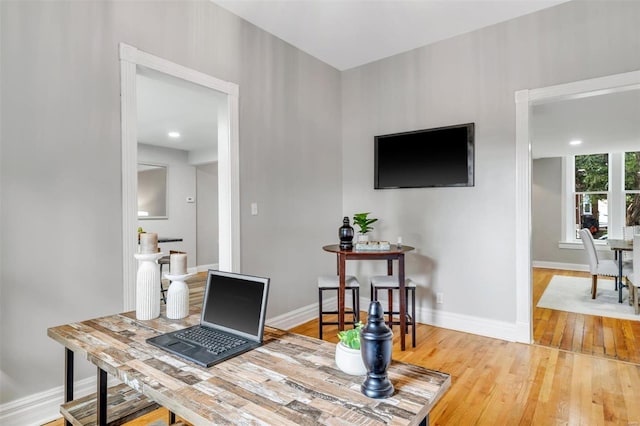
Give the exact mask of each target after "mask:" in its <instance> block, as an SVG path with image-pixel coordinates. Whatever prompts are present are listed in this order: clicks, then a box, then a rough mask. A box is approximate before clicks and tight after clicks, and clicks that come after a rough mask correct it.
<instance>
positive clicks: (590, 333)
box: [533, 268, 640, 364]
mask: <svg viewBox="0 0 640 426" xmlns="http://www.w3.org/2000/svg"><path fill="white" fill-rule="evenodd" d="M554 275H569V276H579V277H590V275H589V274H588V273H586V272H574V271H561V270H556V269H538V268H535V269H534V271H533V306H534V309H533V337H534V342H535V343H536V344H539V345H542V346H549V347H553V348H558V349H562V350H566V351H571V352H577V353H582V354H589V355H594V356H598V357H603V358H608V359H617V360H621V361H629V362H633V363H636V364H640V317H638V321H629V320H620V319H615V318H605V317H598V316H593V315H581V314H575V313H570V312H564V311H555V310H552V309H544V308H538V307H537V306H536V305H537V303H538V300H540V297H541V296H542V293H544V290H545V289H546V288H547V285H548V284H549V281H550V280H551V278H552V277H553V276H554ZM602 279H603V278H599V280H602ZM625 291H626V290H625Z"/></svg>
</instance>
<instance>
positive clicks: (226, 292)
mask: <svg viewBox="0 0 640 426" xmlns="http://www.w3.org/2000/svg"><path fill="white" fill-rule="evenodd" d="M268 294H269V278H261V277H254V276H250V275H242V274H235V273H231V272H222V271H214V270H210V271H209V273H208V276H207V286H206V290H205V293H204V301H203V304H202V314H201V317H200V325H195V326H192V327H189V328H185V329H182V330H178V331H172V332H170V333H166V334H161V335H159V336H156V337H151V338H149V339H147V343H149V344H151V345H154V346H157V347H159V348H162V349H164V350H166V351H169V352H171V353H173V354H176V355H179V356H181V357H183V358H185V359H188V360H189V361H192V362H195V363H196V364H199V365H202V366H204V367H211V366H212V365H214V364H217V363H219V362H222V361H224V360H226V359H229V358H232V357H234V356H236V355H239V354H241V353H243V352H246V351H248V350H250V349H253V348H256V347H258V346H260V345H261V344H262V339H263V332H264V320H265V316H266V311H267V296H268Z"/></svg>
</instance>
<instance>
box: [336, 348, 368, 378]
mask: <svg viewBox="0 0 640 426" xmlns="http://www.w3.org/2000/svg"><path fill="white" fill-rule="evenodd" d="M336 365H337V366H338V368H339V369H340V370H342V371H344V372H345V373H347V374H351V375H352V376H364V375H365V374H367V368H366V367H365V366H364V361H362V354H361V353H360V349H351V348H349V347H347V346H346V345H344V344H343V343H342V342H340V343H338V344H337V345H336Z"/></svg>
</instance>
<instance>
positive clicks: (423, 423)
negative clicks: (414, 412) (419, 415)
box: [420, 413, 429, 426]
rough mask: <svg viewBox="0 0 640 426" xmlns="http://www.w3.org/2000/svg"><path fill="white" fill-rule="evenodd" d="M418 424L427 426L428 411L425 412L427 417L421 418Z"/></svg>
mask: <svg viewBox="0 0 640 426" xmlns="http://www.w3.org/2000/svg"><path fill="white" fill-rule="evenodd" d="M420 426H429V414H428V413H427V417H425V418H424V419H422V421H421V422H420Z"/></svg>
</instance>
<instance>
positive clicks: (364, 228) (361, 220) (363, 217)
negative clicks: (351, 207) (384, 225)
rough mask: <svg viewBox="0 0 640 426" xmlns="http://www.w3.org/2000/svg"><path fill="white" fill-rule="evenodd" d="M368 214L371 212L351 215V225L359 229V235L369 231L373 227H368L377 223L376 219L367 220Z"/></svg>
mask: <svg viewBox="0 0 640 426" xmlns="http://www.w3.org/2000/svg"><path fill="white" fill-rule="evenodd" d="M370 214H371V212H367V213H355V214H354V215H353V224H354V225H357V226H358V227H359V228H360V233H361V234H366V233H367V232H369V231H371V230H372V229H373V227H371V226H369V225H371V224H372V223H375V222H377V221H378V219H373V218H371V219H369V218H368V216H369V215H370Z"/></svg>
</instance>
